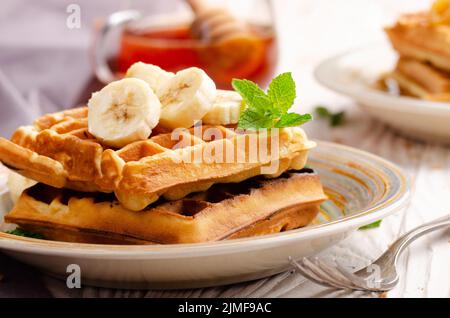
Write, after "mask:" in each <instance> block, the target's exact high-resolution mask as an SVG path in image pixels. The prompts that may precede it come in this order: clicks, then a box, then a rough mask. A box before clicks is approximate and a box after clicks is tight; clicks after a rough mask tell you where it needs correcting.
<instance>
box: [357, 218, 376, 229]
mask: <svg viewBox="0 0 450 318" xmlns="http://www.w3.org/2000/svg"><path fill="white" fill-rule="evenodd" d="M380 224H381V220H378V221H375V222H373V223H370V224H367V225H363V226H361V227H360V228H359V230H369V229H375V228H377V227H380Z"/></svg>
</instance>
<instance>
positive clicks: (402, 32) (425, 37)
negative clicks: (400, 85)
mask: <svg viewBox="0 0 450 318" xmlns="http://www.w3.org/2000/svg"><path fill="white" fill-rule="evenodd" d="M385 31H386V34H387V35H388V37H389V39H390V41H391V43H392V45H393V47H394V48H395V50H397V51H398V52H399V54H400V55H401V56H403V57H408V58H413V59H416V60H418V61H423V62H429V63H431V64H433V65H434V66H435V67H436V68H438V69H442V70H444V71H447V72H450V26H448V25H444V24H439V25H436V24H433V23H431V21H430V13H429V12H420V13H415V14H406V15H403V16H402V17H400V19H399V20H398V21H397V23H396V24H395V25H393V26H391V27H388V28H386V29H385Z"/></svg>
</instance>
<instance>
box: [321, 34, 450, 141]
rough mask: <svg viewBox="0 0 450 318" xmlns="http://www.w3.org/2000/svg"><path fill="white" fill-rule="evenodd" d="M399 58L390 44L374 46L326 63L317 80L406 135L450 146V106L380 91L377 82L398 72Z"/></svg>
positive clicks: (441, 102) (323, 63)
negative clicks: (395, 69) (391, 72)
mask: <svg viewBox="0 0 450 318" xmlns="http://www.w3.org/2000/svg"><path fill="white" fill-rule="evenodd" d="M397 58H398V55H397V53H396V52H395V51H394V50H393V49H392V48H391V46H390V44H389V43H378V44H372V45H368V46H366V47H363V48H359V49H355V50H352V51H349V52H346V53H343V54H340V55H338V56H335V57H332V58H330V59H327V60H325V61H324V62H322V63H321V64H320V65H319V66H318V67H317V68H316V70H315V77H316V79H317V80H318V81H319V82H320V83H321V84H322V85H324V86H326V87H327V88H329V89H331V90H333V91H336V92H338V93H341V94H344V95H347V96H348V97H350V98H352V99H354V100H356V101H357V102H358V103H359V106H360V107H361V108H362V109H363V110H364V111H366V112H367V113H368V114H370V115H371V116H373V117H374V118H376V119H378V120H381V121H383V122H385V123H386V124H388V125H389V126H391V127H392V128H393V129H395V130H397V131H399V132H401V133H402V134H404V135H407V136H411V137H413V138H417V139H420V140H428V141H438V142H443V143H447V144H449V143H450V126H449V125H448V123H449V122H450V103H449V102H444V101H432V100H425V99H419V98H416V97H409V96H399V95H396V94H392V93H389V92H386V91H383V90H380V89H378V88H377V81H378V80H379V79H380V77H382V76H383V75H384V74H386V73H388V72H390V71H391V70H392V69H394V67H395V64H396V62H397Z"/></svg>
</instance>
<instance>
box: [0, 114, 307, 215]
mask: <svg viewBox="0 0 450 318" xmlns="http://www.w3.org/2000/svg"><path fill="white" fill-rule="evenodd" d="M87 113H88V109H87V107H81V108H75V109H71V110H67V111H63V112H59V113H54V114H49V115H45V116H43V117H41V118H39V119H37V120H36V121H35V122H34V125H33V126H25V127H20V128H19V129H17V130H16V132H15V133H14V134H13V136H12V138H11V141H9V140H6V139H4V138H0V160H1V161H2V162H3V163H4V164H5V165H7V166H8V167H10V168H12V169H14V170H16V171H17V172H19V173H20V174H22V175H24V176H26V177H29V178H31V179H34V180H36V181H39V182H42V183H45V184H47V185H51V186H54V187H56V188H63V187H64V188H69V189H73V190H79V191H89V192H95V191H101V192H115V194H116V196H117V198H118V200H119V201H120V202H121V203H122V204H123V205H124V206H125V207H127V208H129V209H132V210H135V211H138V210H142V209H143V208H145V207H146V206H147V205H148V204H151V203H152V202H155V201H156V200H157V199H158V198H159V197H160V196H161V195H164V197H165V198H168V199H172V200H173V199H178V198H182V197H184V196H185V195H187V194H188V193H191V192H195V191H201V190H205V189H207V188H208V187H210V186H211V185H213V184H214V183H217V182H222V183H225V182H240V181H242V180H245V179H247V178H250V177H253V176H256V175H259V174H261V167H263V166H267V165H271V164H273V161H275V162H278V163H279V169H278V170H277V171H275V172H272V173H271V174H272V176H277V175H279V174H281V173H282V172H283V171H285V170H287V169H289V168H294V169H300V168H302V167H303V166H304V164H305V162H306V156H307V153H308V150H309V149H310V148H312V147H314V146H315V143H314V142H311V141H308V140H307V138H306V135H305V134H304V133H303V131H302V130H301V129H299V128H286V129H281V130H280V133H279V139H278V141H279V145H278V147H275V148H276V149H277V150H278V151H274V152H272V151H271V143H270V138H267V136H266V135H264V134H263V133H259V132H254V133H242V132H241V133H239V132H237V131H234V130H232V129H230V128H227V127H224V126H201V127H196V128H191V129H190V130H185V131H181V132H180V133H179V139H176V140H172V139H173V138H172V132H159V133H157V132H156V133H154V134H153V135H152V137H151V138H149V139H147V140H144V141H137V142H133V143H131V144H129V145H127V146H125V147H123V148H122V149H110V148H108V147H105V146H103V145H102V144H101V143H100V142H99V141H98V140H96V139H95V138H94V136H92V135H91V134H90V133H89V131H88V128H87ZM194 129H197V130H200V131H202V132H203V133H201V134H200V136H202V137H201V138H198V137H197V135H196V134H194ZM211 129H214V132H220V136H218V135H217V134H213V135H208V134H207V132H208V131H209V130H211ZM156 131H158V129H156ZM251 138H256V139H257V140H259V141H260V143H259V145H266V144H267V146H261V147H265V150H266V152H267V156H265V157H263V158H256V159H257V160H253V161H252V160H247V159H249V158H250V153H251V150H252V147H254V146H255V142H254V141H251ZM256 146H257V147H258V143H256ZM261 149H262V148H261ZM253 150H254V148H253ZM221 151H222V154H224V153H225V154H233V155H234V157H233V158H235V159H238V158H240V159H239V160H235V162H232V163H227V162H218V161H220V160H221V158H222V159H225V158H224V156H225V155H224V156H222V157H221V156H220V154H221ZM258 152H259V150H258ZM197 154H200V156H201V157H202V154H204V157H205V158H207V159H208V158H214V157H215V158H217V160H216V162H187V161H189V159H190V160H191V161H192V160H193V159H195V158H197V157H198V156H197ZM242 159H245V160H242ZM180 161H181V162H180ZM222 161H224V160H222Z"/></svg>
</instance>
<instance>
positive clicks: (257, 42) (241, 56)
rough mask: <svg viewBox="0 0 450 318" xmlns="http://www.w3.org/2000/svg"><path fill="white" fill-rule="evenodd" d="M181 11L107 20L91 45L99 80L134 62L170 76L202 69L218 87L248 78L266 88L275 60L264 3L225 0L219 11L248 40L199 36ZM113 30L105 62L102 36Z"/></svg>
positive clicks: (267, 3)
mask: <svg viewBox="0 0 450 318" xmlns="http://www.w3.org/2000/svg"><path fill="white" fill-rule="evenodd" d="M183 2H184V1H180V4H181V5H183ZM222 2H224V1H222ZM220 5H221V6H223V4H220ZM184 7H185V10H181V11H180V10H177V12H176V13H175V12H174V13H169V14H167V13H166V14H155V13H154V14H152V15H149V16H146V17H144V18H142V17H141V14H140V13H138V12H136V11H121V12H117V13H114V14H113V15H112V16H110V17H109V19H108V21H107V23H106V24H105V26H104V27H103V29H102V30H101V32H100V37H99V38H98V41H97V45H96V57H95V58H96V59H95V60H96V74H97V77H98V78H99V80H100V81H102V82H103V83H106V82H110V81H111V80H114V79H117V78H120V77H121V76H123V74H124V73H125V72H126V70H127V69H128V68H129V67H130V66H131V65H132V64H133V63H135V62H138V61H140V62H144V63H150V64H155V65H158V66H160V67H161V68H163V69H165V70H166V71H171V72H176V71H178V70H181V69H184V68H187V67H191V66H195V67H199V68H202V69H203V70H205V71H206V72H207V73H208V75H209V76H210V77H211V78H212V79H213V80H214V81H215V83H216V85H217V87H218V88H222V89H230V88H231V80H232V79H233V78H245V79H249V80H252V81H254V82H256V83H258V84H259V85H261V86H263V87H264V86H266V85H267V84H268V82H269V81H270V79H271V78H272V76H273V73H274V70H275V67H276V62H277V45H276V36H275V31H274V27H273V19H272V7H271V2H270V1H268V0H267V1H264V0H256V1H250V0H239V1H227V2H226V8H224V9H226V10H229V12H230V13H231V14H233V16H234V15H235V18H236V19H239V21H244V23H245V25H246V27H247V30H248V31H249V33H250V34H251V37H247V38H242V37H230V38H229V39H226V40H220V41H216V40H212V39H207V38H199V37H198V36H197V35H196V34H195V33H194V32H193V30H192V25H193V22H194V20H195V16H194V15H193V13H192V12H191V11H190V10H189V7H188V6H186V5H185V4H184ZM118 26H121V27H122V29H121V32H120V35H119V44H118V50H117V53H116V54H115V55H113V56H112V57H110V58H107V57H106V52H105V42H106V40H107V34H108V33H109V32H110V31H111V30H112V29H114V28H116V27H118Z"/></svg>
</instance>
